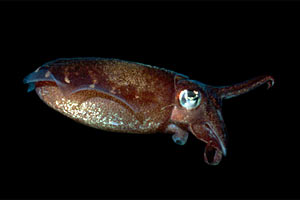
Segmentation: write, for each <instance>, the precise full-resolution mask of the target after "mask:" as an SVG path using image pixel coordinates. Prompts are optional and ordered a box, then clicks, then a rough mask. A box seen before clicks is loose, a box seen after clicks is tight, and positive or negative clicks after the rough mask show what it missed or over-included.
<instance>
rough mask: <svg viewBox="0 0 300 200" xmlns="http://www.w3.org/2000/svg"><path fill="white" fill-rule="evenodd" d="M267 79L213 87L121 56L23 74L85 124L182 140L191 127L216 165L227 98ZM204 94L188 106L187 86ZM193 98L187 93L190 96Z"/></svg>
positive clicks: (222, 151) (222, 147) (60, 62)
mask: <svg viewBox="0 0 300 200" xmlns="http://www.w3.org/2000/svg"><path fill="white" fill-rule="evenodd" d="M266 82H268V83H269V87H270V86H272V85H273V84H274V79H273V78H272V77H270V76H263V77H258V78H255V79H252V80H249V81H246V82H243V83H240V84H236V85H233V86H225V87H213V86H209V85H205V84H203V83H200V82H197V81H193V80H189V79H188V77H187V76H184V75H182V74H178V73H176V72H173V71H170V70H166V69H161V68H157V67H153V66H150V65H144V64H140V63H134V62H127V61H122V60H118V59H103V58H77V59H57V60H54V61H51V62H49V63H46V64H44V65H43V66H41V67H40V68H38V69H37V70H36V71H34V72H33V73H31V74H29V75H28V76H27V77H25V79H24V83H27V84H29V90H28V91H31V90H33V89H34V88H35V90H36V92H37V94H38V95H39V97H40V98H41V99H42V100H43V101H44V102H45V103H46V104H47V105H49V106H50V107H52V108H54V109H55V110H57V111H58V112H60V113H62V114H64V115H66V116H68V117H70V118H72V119H74V120H76V121H78V122H80V123H83V124H85V125H88V126H91V127H94V128H98V129H102V130H107V131H115V132H128V133H142V134H148V133H156V132H163V133H173V136H172V138H173V140H174V142H176V143H177V144H180V145H183V144H185V143H186V141H187V138H188V132H191V133H193V135H195V136H196V137H197V138H198V139H200V140H202V141H204V142H205V143H207V145H206V148H205V152H204V159H205V161H206V162H207V163H209V164H213V165H216V164H218V163H219V162H220V161H221V158H222V155H226V130H225V124H224V120H223V118H222V114H221V104H222V99H226V98H230V97H234V96H238V95H240V94H243V93H246V92H248V91H249V90H251V89H253V88H256V87H258V86H260V85H262V84H264V83H266ZM184 90H188V91H192V92H194V94H197V95H198V94H199V96H200V97H201V98H199V100H200V99H201V101H200V104H199V105H198V106H197V107H195V108H191V109H187V108H186V107H184V106H183V105H182V102H180V100H179V99H180V97H179V96H180V94H181V92H182V91H184ZM189 98H190V97H187V100H190V99H189Z"/></svg>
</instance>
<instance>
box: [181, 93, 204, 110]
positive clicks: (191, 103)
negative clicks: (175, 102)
mask: <svg viewBox="0 0 300 200" xmlns="http://www.w3.org/2000/svg"><path fill="white" fill-rule="evenodd" d="M200 100H201V97H200V93H199V92H198V91H197V90H182V91H181V92H180V94H179V102H180V105H181V106H183V107H185V108H186V109H188V110H189V109H193V108H196V107H197V106H198V105H199V104H200Z"/></svg>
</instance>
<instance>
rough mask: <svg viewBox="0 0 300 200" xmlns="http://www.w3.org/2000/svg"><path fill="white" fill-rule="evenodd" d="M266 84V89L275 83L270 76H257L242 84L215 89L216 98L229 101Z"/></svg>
mask: <svg viewBox="0 0 300 200" xmlns="http://www.w3.org/2000/svg"><path fill="white" fill-rule="evenodd" d="M265 83H267V84H268V89H269V88H270V87H272V86H273V85H274V83H275V80H274V78H273V77H272V76H259V77H256V78H253V79H250V80H248V81H244V82H242V83H238V84H234V85H230V86H223V87H216V88H215V89H217V90H216V91H217V96H218V97H220V98H221V99H230V98H232V97H236V96H239V95H241V94H245V93H247V92H249V91H251V90H253V89H255V88H257V87H259V86H261V85H263V84H265Z"/></svg>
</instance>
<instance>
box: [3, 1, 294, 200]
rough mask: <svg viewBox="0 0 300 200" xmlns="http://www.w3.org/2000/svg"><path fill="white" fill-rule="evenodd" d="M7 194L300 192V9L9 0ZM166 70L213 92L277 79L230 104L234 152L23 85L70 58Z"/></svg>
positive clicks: (273, 5)
mask: <svg viewBox="0 0 300 200" xmlns="http://www.w3.org/2000/svg"><path fill="white" fill-rule="evenodd" d="M0 11H1V12H0V18H1V24H0V28H1V30H0V36H1V44H0V46H1V49H2V50H3V51H2V53H1V72H2V73H1V83H2V85H1V86H2V92H1V114H2V118H1V125H2V129H1V134H0V150H1V151H0V155H1V162H0V166H1V177H0V182H1V184H2V186H1V187H0V197H4V198H13V197H27V198H33V197H37V198H46V197H51V198H98V197H99V198H134V197H138V198H241V197H243V198H266V197H269V198H287V197H299V178H300V177H299V174H300V168H299V167H300V165H299V163H298V160H299V144H298V143H299V129H298V128H297V125H298V123H299V122H297V120H298V119H299V117H298V116H299V114H298V111H297V109H298V108H297V101H298V97H297V91H298V89H297V87H296V86H297V74H298V72H297V68H298V67H299V61H298V58H299V31H298V28H299V19H300V18H299V13H300V7H299V4H298V3H293V2H289V3H283V2H282V3H281V2H263V3H258V2H239V3H238V2H196V1H194V2H179V1H177V2H171V1H164V2H125V1H121V2H120V1H119V2H117V1H113V2H68V1H65V2H3V3H1V4H0ZM84 56H88V57H108V58H119V59H123V60H129V61H137V62H141V63H145V64H150V65H155V66H160V67H164V68H167V69H171V70H174V71H176V72H179V73H182V74H185V75H188V76H189V77H190V78H191V79H196V80H198V81H201V82H203V83H206V84H211V85H229V84H233V83H237V82H241V81H244V80H247V79H250V78H253V77H255V76H258V75H272V76H274V78H275V80H276V83H275V86H274V87H273V88H271V89H270V90H266V85H265V86H262V87H260V88H258V89H256V90H254V91H252V92H250V93H248V94H245V95H242V96H240V97H236V98H233V99H230V100H227V101H224V104H223V117H224V119H225V123H226V126H227V130H228V136H229V138H228V140H229V144H228V156H227V157H226V158H224V159H223V161H222V162H221V163H220V165H218V166H208V165H206V164H205V163H204V161H203V150H204V144H203V143H202V142H200V141H198V140H197V139H196V138H195V137H194V136H193V135H190V137H189V140H188V142H187V144H186V145H185V146H178V145H175V144H174V143H173V141H172V140H171V136H170V135H164V134H155V135H133V134H119V133H109V132H104V131H101V130H96V129H92V128H89V127H86V126H83V125H81V124H78V123H75V122H74V121H72V120H70V119H68V118H66V117H64V116H62V115H61V114H59V113H57V112H55V111H54V110H52V109H50V108H48V107H47V106H46V105H45V104H44V103H43V102H42V101H40V100H39V98H38V96H37V95H36V94H35V93H34V92H32V93H26V89H27V88H26V86H25V85H23V83H22V79H23V78H24V77H25V76H26V75H27V74H29V73H31V72H32V71H34V70H35V69H36V68H37V67H39V66H40V65H42V64H44V63H45V62H48V61H50V60H53V59H56V58H61V57H84Z"/></svg>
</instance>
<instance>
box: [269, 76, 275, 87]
mask: <svg viewBox="0 0 300 200" xmlns="http://www.w3.org/2000/svg"><path fill="white" fill-rule="evenodd" d="M267 80H268V82H267V83H268V88H267V89H270V88H271V87H273V86H274V84H275V79H274V78H273V77H272V76H268V77H267Z"/></svg>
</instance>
